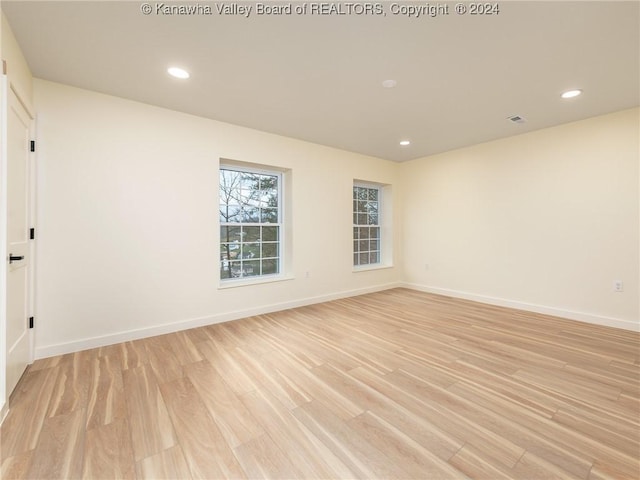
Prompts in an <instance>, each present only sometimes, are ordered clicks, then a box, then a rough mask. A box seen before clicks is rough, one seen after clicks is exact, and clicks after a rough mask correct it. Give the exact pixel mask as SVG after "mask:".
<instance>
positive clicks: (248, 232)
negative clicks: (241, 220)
mask: <svg viewBox="0 0 640 480" xmlns="http://www.w3.org/2000/svg"><path fill="white" fill-rule="evenodd" d="M242 239H243V240H244V241H245V242H256V241H259V240H260V227H242Z"/></svg>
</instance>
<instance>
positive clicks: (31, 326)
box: [29, 317, 33, 328]
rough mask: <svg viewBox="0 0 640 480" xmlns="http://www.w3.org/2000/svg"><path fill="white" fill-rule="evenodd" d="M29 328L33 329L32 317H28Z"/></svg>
mask: <svg viewBox="0 0 640 480" xmlns="http://www.w3.org/2000/svg"><path fill="white" fill-rule="evenodd" d="M29 328H33V317H29Z"/></svg>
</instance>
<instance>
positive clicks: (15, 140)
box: [6, 89, 31, 395]
mask: <svg viewBox="0 0 640 480" xmlns="http://www.w3.org/2000/svg"><path fill="white" fill-rule="evenodd" d="M30 140H31V118H30V115H29V114H28V113H27V111H26V109H25V108H24V106H23V105H22V103H20V100H18V97H17V96H16V94H15V93H14V92H13V90H12V89H9V92H8V105H7V150H6V152H7V259H6V260H7V262H9V265H7V376H6V381H7V383H6V388H7V389H6V392H7V395H10V394H11V392H12V391H13V389H14V388H15V386H16V383H18V380H20V377H21V376H22V374H23V372H24V370H25V368H27V365H28V364H29V360H30V358H29V357H30V351H29V345H30V339H29V324H28V322H29V320H28V317H29V261H30V258H29V257H30V251H29V179H30V176H29V175H30V174H29V161H30V151H31V150H30Z"/></svg>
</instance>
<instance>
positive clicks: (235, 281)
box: [218, 161, 293, 290]
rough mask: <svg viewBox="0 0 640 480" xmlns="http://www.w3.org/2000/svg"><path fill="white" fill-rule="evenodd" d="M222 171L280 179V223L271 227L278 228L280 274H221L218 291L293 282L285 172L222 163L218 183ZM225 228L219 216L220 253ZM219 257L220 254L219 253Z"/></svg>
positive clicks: (249, 165)
mask: <svg viewBox="0 0 640 480" xmlns="http://www.w3.org/2000/svg"><path fill="white" fill-rule="evenodd" d="M220 170H231V171H234V172H248V173H255V174H258V175H270V176H277V177H278V222H277V223H271V224H269V225H270V226H277V227H278V242H279V247H280V248H279V251H278V273H273V274H267V275H257V276H251V277H242V278H220V273H218V290H224V289H228V288H236V287H243V286H249V285H258V284H261V283H273V282H280V281H283V280H291V279H293V277H292V276H290V275H286V274H285V273H284V272H285V270H284V269H285V262H284V259H285V255H284V253H285V251H286V250H285V248H286V240H285V238H286V236H285V235H284V230H285V225H284V219H285V218H286V217H285V210H284V207H285V197H284V190H285V189H284V181H285V172H283V171H282V170H281V169H278V168H277V167H274V168H270V167H268V166H266V165H265V166H256V165H254V164H244V163H243V162H222V161H221V162H220V165H219V166H218V181H219V179H220ZM219 206H220V184H218V208H219ZM224 225H230V226H242V225H245V226H256V225H258V226H261V225H264V224H262V223H258V224H253V223H251V224H246V223H238V224H234V223H227V224H224ZM221 226H223V223H222V222H220V215H219V214H218V251H219V250H220V244H221V243H222V242H220V227H221ZM218 255H219V253H218Z"/></svg>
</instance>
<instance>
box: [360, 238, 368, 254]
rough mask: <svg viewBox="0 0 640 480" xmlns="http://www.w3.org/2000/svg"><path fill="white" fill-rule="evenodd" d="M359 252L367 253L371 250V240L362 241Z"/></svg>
mask: <svg viewBox="0 0 640 480" xmlns="http://www.w3.org/2000/svg"><path fill="white" fill-rule="evenodd" d="M358 250H359V251H361V252H366V251H368V250H369V240H360V242H359V245H358Z"/></svg>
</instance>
